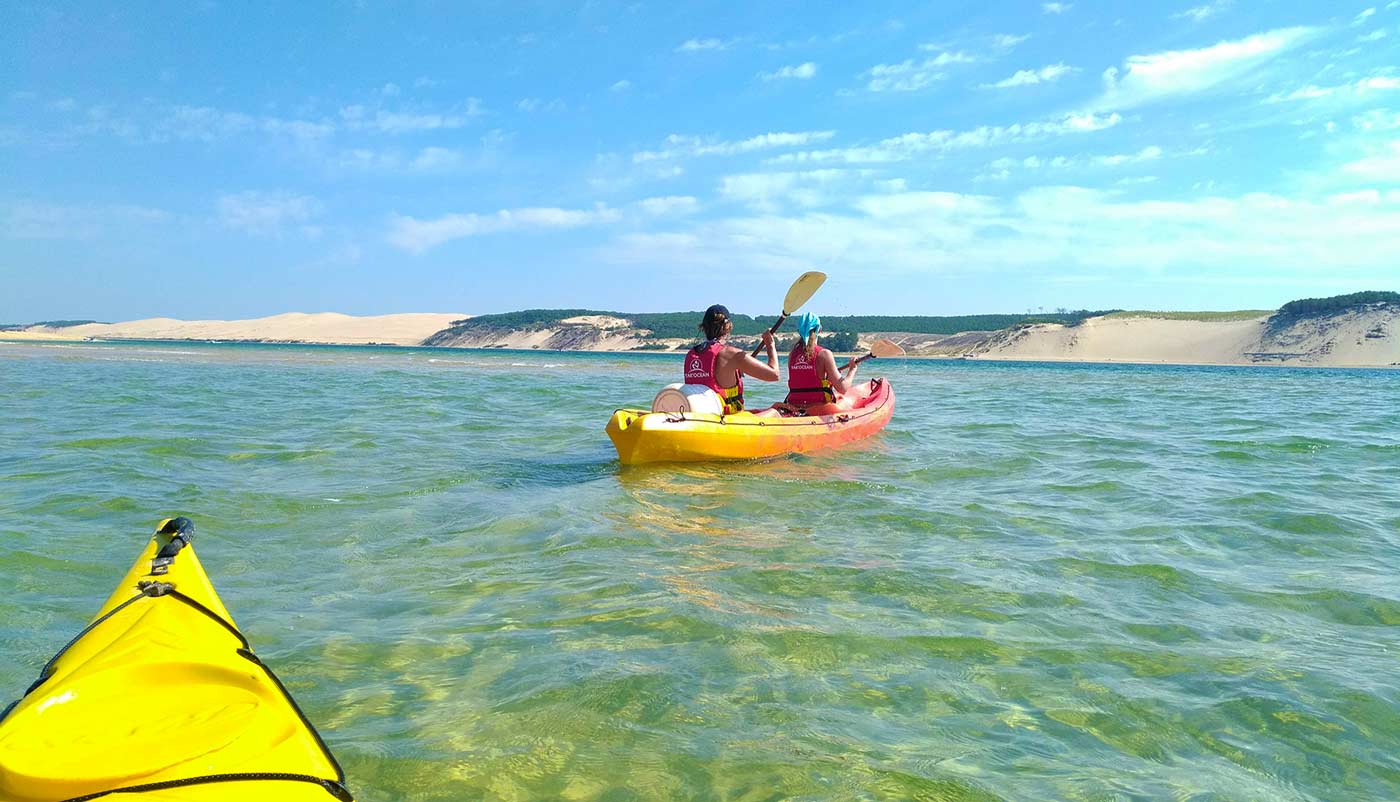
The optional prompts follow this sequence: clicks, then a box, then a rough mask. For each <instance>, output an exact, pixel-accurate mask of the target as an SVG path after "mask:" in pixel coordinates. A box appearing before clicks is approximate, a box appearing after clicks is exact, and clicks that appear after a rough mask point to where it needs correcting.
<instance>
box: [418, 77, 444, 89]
mask: <svg viewBox="0 0 1400 802" xmlns="http://www.w3.org/2000/svg"><path fill="white" fill-rule="evenodd" d="M437 85H438V82H437V81H434V80H433V79H432V78H429V77H428V76H426V75H420V76H418V77H417V78H415V79H413V88H414V89H432V88H433V87H435V86H437Z"/></svg>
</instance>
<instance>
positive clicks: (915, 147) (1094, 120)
mask: <svg viewBox="0 0 1400 802" xmlns="http://www.w3.org/2000/svg"><path fill="white" fill-rule="evenodd" d="M1122 119H1123V118H1122V117H1121V116H1119V115H1118V114H1094V113H1092V112H1089V113H1083V114H1070V115H1067V116H1065V117H1061V118H1057V119H1052V120H1047V121H1040V122H1029V123H1015V124H1012V125H984V126H980V127H978V128H973V129H969V130H966V131H953V130H949V129H942V130H938V131H929V132H927V133H908V134H901V135H899V136H895V137H890V138H888V139H883V140H881V141H879V142H876V143H875V144H873V145H857V146H854V147H848V148H833V149H830V150H808V151H802V152H799V153H787V154H783V155H781V156H778V157H776V158H774V159H771V160H770V161H771V162H772V163H775V164H793V163H808V162H837V163H850V164H860V163H879V162H897V161H907V160H909V159H913V158H915V157H917V156H920V155H924V154H930V153H943V152H947V151H953V150H963V149H968V148H983V147H992V146H995V145H1004V144H1008V143H1012V142H1028V141H1032V140H1037V139H1044V138H1046V137H1052V136H1061V135H1064V134H1071V133H1085V132H1090V131H1099V130H1102V129H1104V128H1111V127H1112V126H1115V125H1117V124H1118V123H1120V122H1122Z"/></svg>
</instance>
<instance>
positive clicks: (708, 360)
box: [685, 340, 744, 415]
mask: <svg viewBox="0 0 1400 802" xmlns="http://www.w3.org/2000/svg"><path fill="white" fill-rule="evenodd" d="M723 350H724V343H722V342H720V341H719V340H706V341H705V342H703V343H701V344H700V345H697V346H695V347H694V348H692V349H690V351H688V352H687V353H686V355H685V383H686V384H703V385H705V386H706V387H708V388H710V389H711V390H714V391H715V392H716V393H719V397H720V399H722V400H723V401H724V414H726V415H733V414H734V413H735V412H738V411H740V410H742V409H743V408H744V374H742V373H741V374H739V376H738V383H737V384H735V385H734V386H733V387H721V386H720V383H719V379H718V378H716V377H715V359H716V357H718V356H719V352H720V351H723Z"/></svg>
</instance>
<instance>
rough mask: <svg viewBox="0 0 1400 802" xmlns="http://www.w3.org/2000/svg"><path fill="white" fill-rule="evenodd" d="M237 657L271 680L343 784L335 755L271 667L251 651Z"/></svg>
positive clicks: (343, 779) (338, 781)
mask: <svg viewBox="0 0 1400 802" xmlns="http://www.w3.org/2000/svg"><path fill="white" fill-rule="evenodd" d="M238 656H239V657H242V658H243V659H245V660H248V661H250V662H252V663H253V664H254V665H256V666H257V667H258V668H261V669H262V670H263V673H265V674H267V678H268V679H270V680H272V684H273V685H276V686H277V690H279V691H281V692H282V698H284V699H286V700H287V704H289V705H291V707H292V712H294V713H296V714H297V718H299V719H301V724H302V726H303V727H306V731H307V732H309V733H311V737H312V738H315V739H316V745H317V746H319V747H320V748H321V754H322V755H325V757H326V760H328V761H329V762H330V764H331V765H332V766H334V767H335V779H336V782H337V783H344V782H345V770H344V769H342V768H341V767H340V761H338V760H336V759H335V755H333V754H331V748H330V747H329V746H326V742H325V741H324V740H322V739H321V733H320V732H318V731H317V730H316V727H315V725H313V724H312V723H311V719H309V718H307V717H306V714H305V713H303V712H302V711H301V705H299V704H297V700H296V699H293V698H292V694H291V692H290V691H288V690H287V686H286V685H283V684H282V680H281V679H280V678H279V677H278V676H277V674H276V673H274V672H273V670H272V668H271V666H269V665H268V664H267V663H264V662H263V661H261V660H259V659H258V656H257V655H255V654H253V650H252V649H239V650H238ZM347 793H348V792H347Z"/></svg>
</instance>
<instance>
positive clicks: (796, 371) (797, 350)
mask: <svg viewBox="0 0 1400 802" xmlns="http://www.w3.org/2000/svg"><path fill="white" fill-rule="evenodd" d="M821 330H822V319H821V318H819V317H817V316H816V315H814V314H812V313H811V312H804V313H802V317H800V318H798V319H797V336H798V340H797V345H795V346H793V349H792V353H790V354H788V395H787V401H786V402H785V405H786V406H787V407H788V408H789V409H790V410H793V411H800V412H801V414H803V415H827V414H830V413H832V412H835V411H838V410H839V408H838V407H837V404H836V402H837V401H838V400H839V399H840V398H841V396H843V395H845V394H846V393H848V392H850V391H851V379H852V378H853V377H854V376H855V375H856V364H855V363H854V362H852V363H851V365H850V367H848V368H847V373H846V374H845V375H844V376H843V375H842V374H841V371H839V370H837V368H836V357H834V356H832V355H831V352H830V351H828V350H826V349H825V348H823V347H821V346H820V345H817V333H818V332H820V331H821Z"/></svg>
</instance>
